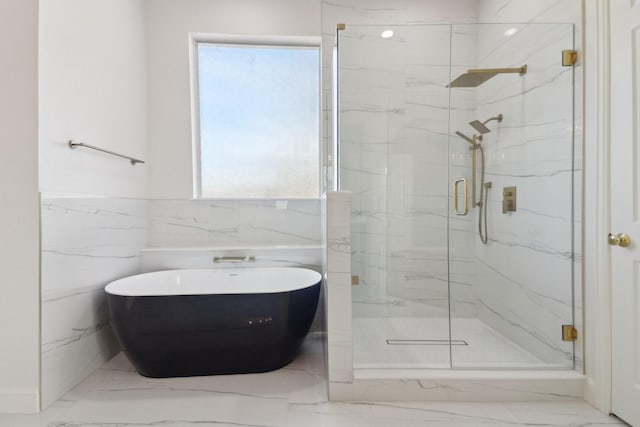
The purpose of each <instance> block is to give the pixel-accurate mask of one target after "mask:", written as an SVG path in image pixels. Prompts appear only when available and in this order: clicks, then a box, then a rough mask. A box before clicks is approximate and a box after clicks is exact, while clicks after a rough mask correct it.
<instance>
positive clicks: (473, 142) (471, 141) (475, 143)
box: [456, 130, 482, 148]
mask: <svg viewBox="0 0 640 427" xmlns="http://www.w3.org/2000/svg"><path fill="white" fill-rule="evenodd" d="M456 135H458V136H459V137H460V138H462V139H464V140H465V141H467V142H468V143H469V144H471V146H472V147H473V148H476V147H477V146H478V141H479V140H480V138H482V135H480V136H476V135H473V137H472V138H469V137H468V136H467V135H465V134H464V133H462V132H460V131H459V130H457V131H456Z"/></svg>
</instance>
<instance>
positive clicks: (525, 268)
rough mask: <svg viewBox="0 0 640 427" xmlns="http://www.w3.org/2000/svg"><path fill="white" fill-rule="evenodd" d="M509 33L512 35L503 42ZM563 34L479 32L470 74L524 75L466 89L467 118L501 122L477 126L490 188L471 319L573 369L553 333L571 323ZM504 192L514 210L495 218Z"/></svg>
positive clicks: (569, 119)
mask: <svg viewBox="0 0 640 427" xmlns="http://www.w3.org/2000/svg"><path fill="white" fill-rule="evenodd" d="M510 28H517V30H518V31H517V32H516V33H515V35H512V36H511V37H505V31H506V30H508V29H510ZM573 31H574V28H573V25H571V24H529V25H519V26H518V25H512V24H508V25H506V24H505V25H499V24H493V25H481V26H480V28H479V30H478V63H477V67H478V68H495V67H519V66H521V65H523V64H527V66H528V69H527V73H526V74H525V75H524V76H519V75H517V74H505V75H498V76H496V77H493V78H492V79H490V80H489V81H487V82H486V83H484V84H482V85H481V86H479V87H478V88H476V89H474V90H475V91H476V94H477V100H476V102H477V109H476V115H477V117H476V118H477V119H479V120H480V121H484V120H486V119H488V118H489V117H493V116H497V115H498V114H499V113H502V114H503V115H504V119H503V121H502V123H500V124H498V123H496V122H491V123H490V124H488V125H487V126H488V127H489V128H490V129H492V132H491V133H488V134H485V135H484V139H483V141H482V145H483V147H484V150H485V167H486V176H485V180H486V181H489V182H492V188H491V189H490V190H489V200H488V212H487V219H488V230H489V243H488V244H487V245H483V244H482V243H481V242H480V239H479V238H476V239H475V274H476V281H475V289H476V290H477V296H478V302H479V308H478V315H479V318H480V319H481V320H483V321H484V322H485V323H487V324H488V325H490V326H492V327H493V328H494V329H496V330H498V331H500V332H501V333H503V334H504V335H505V336H507V337H509V338H510V339H511V340H512V341H513V342H515V343H517V344H519V345H520V346H522V347H523V348H525V349H526V350H528V351H529V352H531V353H532V354H534V355H536V356H537V357H538V358H540V359H541V361H542V362H543V363H545V364H548V365H557V366H572V364H573V344H572V343H567V342H563V341H562V339H561V334H560V325H562V324H571V323H572V319H573V306H572V297H573V295H572V286H571V284H572V279H573V278H572V268H573V265H572V260H573V252H572V244H573V242H572V232H573V218H572V215H573V212H572V205H573V199H572V184H573V183H572V179H573V174H574V170H573V160H574V159H573V120H574V116H573V102H574V98H573V87H572V86H573V78H574V72H573V68H572V67H563V66H562V65H561V63H560V52H561V51H562V50H563V49H572V48H573ZM452 120H453V122H454V123H464V122H466V121H468V120H467V117H465V118H464V120H461V119H460V118H458V117H455V116H454V117H452ZM510 186H516V187H517V211H516V212H513V213H507V214H504V213H503V212H502V195H503V189H504V188H505V187H510ZM476 210H477V209H476ZM477 219H478V218H477V213H476V215H475V220H476V221H477ZM454 301H455V299H454ZM454 304H455V302H454ZM452 331H453V338H454V339H464V337H461V336H457V335H456V324H455V320H454V321H453V324H452ZM453 362H454V365H455V349H454V351H453Z"/></svg>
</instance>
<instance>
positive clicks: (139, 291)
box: [105, 268, 321, 378]
mask: <svg viewBox="0 0 640 427" xmlns="http://www.w3.org/2000/svg"><path fill="white" fill-rule="evenodd" d="M320 281H321V276H320V274H318V273H317V272H315V271H313V270H308V269H303V268H227V269H214V270H168V271H157V272H153V273H145V274H139V275H136V276H131V277H126V278H124V279H120V280H116V281H115V282H112V283H110V284H108V285H107V286H106V287H105V291H106V293H107V301H108V304H109V312H110V315H111V323H112V326H113V329H114V331H115V333H116V336H117V337H118V340H119V341H120V345H121V346H122V349H123V351H124V353H125V354H126V355H127V357H128V358H129V360H130V361H131V363H132V364H133V365H134V367H135V368H136V369H137V370H138V372H140V373H141V374H142V375H145V376H148V377H156V378H163V377H183V376H195V375H214V374H237V373H251V372H266V371H272V370H274V369H278V368H281V367H282V366H284V365H286V364H288V363H289V362H291V361H292V360H293V359H294V357H295V356H296V354H297V353H298V351H299V349H300V346H301V345H302V342H303V340H304V338H305V336H306V334H307V332H308V331H309V328H310V326H311V322H312V321H313V318H314V315H315V312H316V308H317V304H318V296H319V293H320Z"/></svg>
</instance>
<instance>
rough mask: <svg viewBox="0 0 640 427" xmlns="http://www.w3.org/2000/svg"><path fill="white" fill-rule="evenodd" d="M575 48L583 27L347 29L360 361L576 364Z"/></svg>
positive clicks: (342, 87)
mask: <svg viewBox="0 0 640 427" xmlns="http://www.w3.org/2000/svg"><path fill="white" fill-rule="evenodd" d="M389 31H392V34H390V33H389ZM572 48H573V26H572V25H571V24H526V25H506V24H468V25H415V26H393V27H388V26H373V25H369V26H355V25H348V24H347V25H346V29H345V30H340V31H338V53H337V57H338V61H339V64H338V77H339V78H338V80H339V87H338V94H339V109H338V114H339V126H338V133H339V159H340V160H339V174H340V189H341V190H350V191H351V192H352V274H353V275H354V276H357V280H356V281H355V282H356V283H358V284H357V285H354V286H353V288H352V298H353V301H352V303H353V307H352V308H353V350H354V367H355V368H356V369H357V368H369V369H371V368H385V369H386V368H403V369H407V368H415V369H422V368H452V367H453V368H461V369H464V368H496V369H505V368H506V369H522V368H572V367H573V365H574V344H573V342H568V341H563V340H562V335H561V331H562V325H572V324H574V321H573V320H574V312H573V307H574V305H573V281H574V274H575V273H574V271H575V270H574V259H573V258H574V245H575V243H574V226H575V221H574V211H575V210H576V208H575V206H579V202H578V201H577V200H575V195H574V189H573V186H574V181H575V176H576V175H577V176H578V177H579V168H577V167H576V165H577V164H579V158H574V157H575V156H576V155H577V154H578V153H579V151H580V150H575V149H574V145H573V144H574V142H573V140H574V139H573V132H574V125H573V120H574V108H573V105H574V70H573V67H571V66H563V65H562V64H561V62H560V59H561V51H562V50H565V49H572ZM469 70H474V71H471V72H470V71H469ZM459 77H460V78H459ZM456 205H457V206H456ZM467 205H468V208H467Z"/></svg>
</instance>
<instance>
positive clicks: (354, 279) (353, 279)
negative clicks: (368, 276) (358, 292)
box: [351, 276, 360, 285]
mask: <svg viewBox="0 0 640 427" xmlns="http://www.w3.org/2000/svg"><path fill="white" fill-rule="evenodd" d="M351 284H352V285H359V284H360V276H351Z"/></svg>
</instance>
